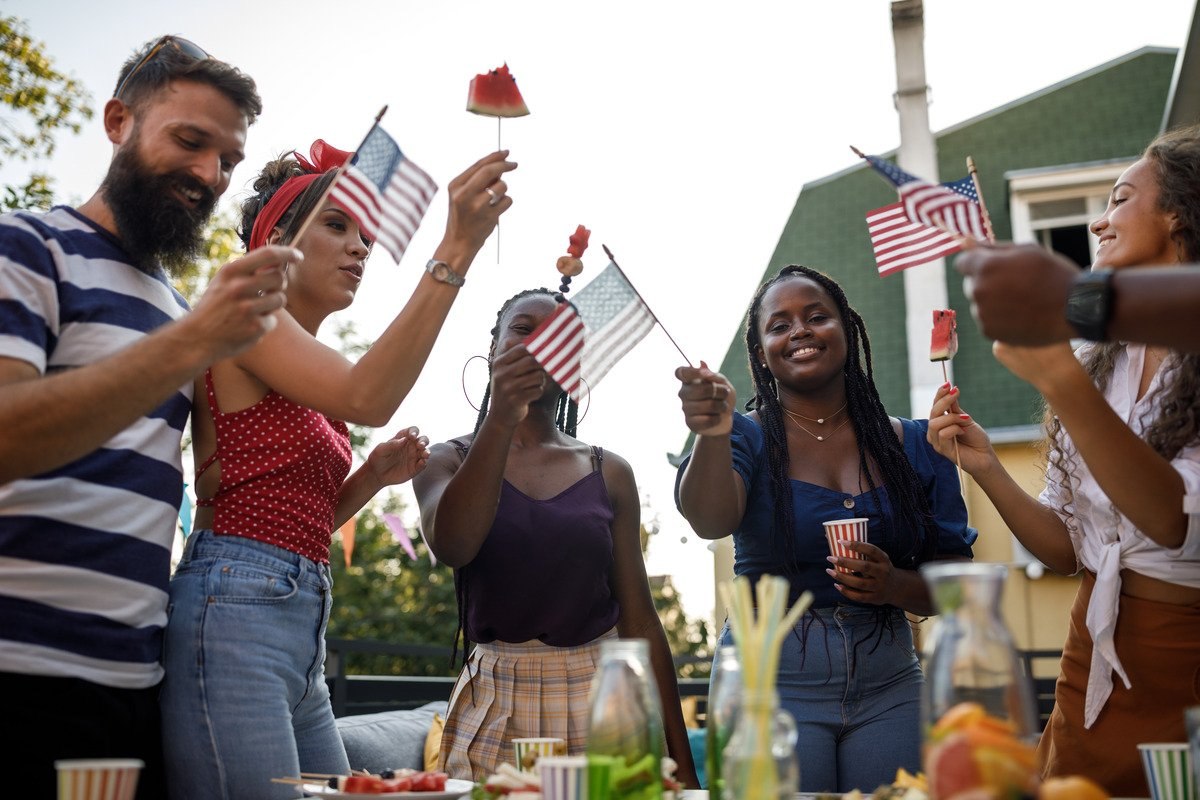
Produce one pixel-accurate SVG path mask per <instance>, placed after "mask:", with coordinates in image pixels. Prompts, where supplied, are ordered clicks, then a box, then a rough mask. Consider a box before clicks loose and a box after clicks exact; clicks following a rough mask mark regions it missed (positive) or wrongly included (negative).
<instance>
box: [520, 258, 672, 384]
mask: <svg viewBox="0 0 1200 800" xmlns="http://www.w3.org/2000/svg"><path fill="white" fill-rule="evenodd" d="M606 250H607V248H606ZM609 257H610V258H611V254H609ZM655 322H657V320H656V319H655V316H654V314H653V313H652V312H651V311H650V307H649V306H647V305H646V303H645V302H644V301H643V300H642V298H641V295H639V294H638V293H637V290H635V289H634V288H633V286H632V285H631V284H630V283H629V281H628V280H627V279H626V278H625V274H624V273H623V272H622V271H621V268H620V267H618V266H617V263H616V262H615V261H610V262H609V264H608V266H607V267H605V268H604V269H603V270H602V271H601V272H600V274H599V275H597V276H596V277H595V279H594V280H592V282H591V283H589V284H588V285H587V286H585V287H583V289H581V290H580V292H579V294H578V295H576V296H575V299H574V300H572V301H570V302H567V301H563V302H561V303H559V304H558V308H556V309H555V310H554V313H553V314H551V315H550V316H549V317H547V318H546V319H545V320H544V321H543V322H542V324H541V325H539V326H538V327H537V330H535V331H534V332H533V333H531V334H529V336H527V337H526V338H525V346H526V347H527V348H528V349H529V353H530V355H532V356H533V357H534V358H535V359H537V362H538V363H539V364H541V365H542V367H543V368H544V369H545V370H546V372H547V373H548V374H549V375H550V377H551V378H552V379H553V380H554V382H555V383H557V384H558V385H559V386H561V387H562V388H563V390H564V391H565V392H567V394H569V395H570V396H571V399H572V400H574V401H575V402H576V403H578V402H580V401H581V400H582V399H583V396H584V395H585V394H586V392H587V391H588V390H589V389H588V387H594V386H595V385H596V384H598V383H599V382H600V379H601V378H603V377H604V376H605V375H606V374H607V373H608V371H609V370H610V369H611V368H612V366H613V365H614V364H616V363H617V362H618V361H620V360H621V357H622V356H624V355H625V354H626V353H628V352H629V351H630V350H632V349H633V346H634V345H636V344H637V343H638V342H640V341H641V340H642V339H643V338H645V336H646V334H648V333H649V332H650V329H651V328H653V327H654V323H655Z"/></svg>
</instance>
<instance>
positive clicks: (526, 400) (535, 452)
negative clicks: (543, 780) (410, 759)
mask: <svg viewBox="0 0 1200 800" xmlns="http://www.w3.org/2000/svg"><path fill="white" fill-rule="evenodd" d="M556 302H557V301H556V299H555V295H553V294H552V293H551V292H550V291H548V290H546V289H534V290H530V291H524V292H521V293H520V294H518V295H516V296H515V297H513V298H511V299H510V300H508V301H507V302H506V303H504V305H503V306H501V308H500V311H499V313H498V314H497V316H496V326H495V327H494V328H493V329H492V344H491V348H490V350H489V353H488V366H489V369H488V371H489V383H488V387H487V390H486V392H485V394H484V397H483V403H482V404H481V406H480V410H479V418H478V420H477V421H476V424H475V430H474V431H473V432H472V433H471V434H469V435H466V436H460V437H458V438H456V439H452V440H450V441H449V442H446V443H443V444H439V445H435V446H433V447H432V448H431V449H430V457H429V464H428V466H427V467H426V468H425V470H424V471H423V472H422V473H421V474H420V475H418V476H417V478H416V479H414V481H413V488H414V489H415V490H416V494H417V501H418V503H419V504H420V507H421V524H422V530H423V531H424V533H425V537H426V539H427V540H428V542H429V546H430V548H431V549H432V550H433V552H434V554H435V555H436V556H437V557H438V559H439V560H441V561H443V562H445V563H447V564H449V565H450V566H452V567H454V570H455V584H456V587H457V590H458V605H459V626H460V628H459V632H457V633H455V646H456V648H457V643H458V637H459V633H461V634H463V635H464V636H465V638H466V640H467V641H470V642H473V643H474V644H475V647H474V648H473V650H472V651H471V653H470V655H469V656H468V658H467V661H466V664H465V665H464V668H463V671H462V674H461V675H460V677H459V679H458V683H457V684H456V685H455V687H454V691H453V692H452V694H451V696H450V706H449V710H448V713H447V718H446V726H445V730H444V733H443V736H442V748H441V755H440V757H439V762H438V763H439V768H440V769H443V770H445V771H446V772H448V773H449V774H450V775H451V776H452V777H456V778H465V779H468V780H476V781H478V780H483V779H484V778H486V777H487V776H488V775H490V774H492V773H493V772H495V770H496V768H497V767H498V766H499V765H500V764H501V763H503V762H505V761H510V760H511V758H512V755H511V754H512V752H513V747H512V740H513V739H515V738H520V737H556V738H560V739H563V740H564V741H566V743H567V748H568V750H569V752H570V753H571V754H572V755H577V754H581V753H582V752H583V749H584V746H585V744H586V737H587V725H588V711H589V707H588V689H589V687H590V684H591V680H592V675H593V673H594V672H595V671H596V666H597V663H598V660H599V654H600V643H601V642H602V641H603V640H605V639H609V638H612V637H615V636H618V635H619V636H621V637H625V638H642V639H648V640H649V641H650V652H651V661H652V666H653V671H654V677H655V680H656V682H657V684H658V690H659V695H660V696H661V698H662V703H663V710H664V720H663V722H664V729H665V731H666V734H667V745H668V748H669V751H670V754H671V756H672V758H674V759H675V761H676V762H677V763H678V765H679V778H680V780H681V781H682V782H683V783H684V784H686V785H687V786H691V787H696V786H698V782H697V780H696V775H695V768H694V767H693V765H692V758H691V750H690V749H689V746H688V739H687V731H686V730H685V728H684V723H683V714H682V710H681V708H680V704H679V689H678V686H677V683H676V680H675V668H674V665H673V663H672V660H671V652H670V649H669V648H668V646H667V640H666V635H665V634H664V633H663V629H662V624H661V622H660V621H659V619H658V615H657V613H656V612H655V610H654V602H653V600H652V598H651V595H650V587H649V584H648V583H647V580H646V568H645V564H644V563H643V561H642V551H641V541H640V528H641V502H640V499H639V496H638V491H637V486H636V484H635V482H634V478H633V471H632V470H631V469H630V468H629V464H628V463H627V462H626V461H625V460H624V459H623V458H621V457H620V456H618V455H616V454H615V453H613V452H611V451H606V450H603V449H602V448H600V447H596V446H593V445H587V444H585V443H583V442H581V441H579V440H578V439H576V438H575V424H576V417H577V411H576V408H575V404H574V403H573V402H571V400H570V399H569V397H568V396H567V394H566V393H565V392H564V391H563V390H562V389H561V388H559V387H558V385H557V384H555V383H554V382H553V381H552V380H551V379H550V378H549V376H548V375H547V374H546V372H545V370H543V369H542V367H541V365H540V364H538V362H537V361H536V360H534V358H533V356H532V355H530V354H529V351H528V350H527V349H526V347H525V345H524V344H523V341H524V339H525V337H527V336H528V335H529V334H530V333H532V332H533V331H534V329H536V328H537V327H538V325H539V324H541V322H542V320H544V319H546V318H547V317H548V316H550V314H551V313H553V311H554V309H555V305H556Z"/></svg>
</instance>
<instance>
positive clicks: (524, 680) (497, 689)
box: [438, 629, 617, 781]
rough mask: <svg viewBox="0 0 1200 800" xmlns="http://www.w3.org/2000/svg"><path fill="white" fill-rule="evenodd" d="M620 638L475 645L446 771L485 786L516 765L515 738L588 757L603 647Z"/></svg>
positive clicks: (457, 698) (449, 727)
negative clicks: (554, 741) (571, 643)
mask: <svg viewBox="0 0 1200 800" xmlns="http://www.w3.org/2000/svg"><path fill="white" fill-rule="evenodd" d="M616 635H617V632H616V630H615V629H613V630H610V631H609V632H608V633H605V634H604V635H602V636H600V637H599V638H597V639H594V640H593V641H591V642H589V643H587V644H584V645H579V646H578V647H553V646H551V645H547V644H542V643H541V642H539V641H536V640H535V641H532V642H520V643H518V644H511V643H508V642H490V643H488V644H478V645H475V649H474V650H472V651H471V655H470V657H469V658H468V659H467V663H466V665H465V666H464V667H463V670H462V672H461V673H460V674H459V676H458V681H457V682H456V683H455V684H454V691H453V692H451V694H450V705H449V708H448V710H447V713H446V726H445V729H444V730H443V731H442V745H441V751H440V753H439V755H438V769H440V770H442V771H443V772H445V773H447V774H448V775H449V776H450V777H452V778H462V779H464V780H472V781H481V780H484V779H485V778H487V777H488V776H489V775H492V774H493V773H495V772H496V769H497V768H498V767H499V766H500V764H502V763H504V762H508V763H509V764H512V763H514V762H515V758H514V755H513V744H512V742H513V739H520V738H525V737H555V738H559V739H562V740H564V741H565V742H566V743H567V751H568V752H569V753H570V754H571V755H582V754H583V752H584V748H585V746H586V744H587V728H588V712H589V707H588V691H589V689H590V688H591V683H592V676H593V675H594V674H595V672H596V667H597V666H598V665H599V663H600V643H601V642H602V641H604V640H605V639H613V638H616Z"/></svg>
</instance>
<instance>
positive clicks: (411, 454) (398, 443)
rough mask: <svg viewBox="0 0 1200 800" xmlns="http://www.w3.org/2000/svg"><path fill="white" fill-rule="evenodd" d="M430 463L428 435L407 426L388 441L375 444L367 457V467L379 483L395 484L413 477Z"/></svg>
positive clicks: (385, 484) (383, 484)
mask: <svg viewBox="0 0 1200 800" xmlns="http://www.w3.org/2000/svg"><path fill="white" fill-rule="evenodd" d="M427 463H429V437H428V436H422V435H421V431H420V430H419V429H417V428H415V427H413V428H405V429H404V430H402V431H400V432H399V433H397V434H396V435H395V436H393V437H392V438H391V439H388V440H387V441H386V442H382V443H380V444H378V445H376V446H375V448H374V449H373V450H372V451H371V454H370V455H369V456H367V468H368V469H369V470H371V473H372V474H373V475H374V476H375V478H376V480H378V481H379V485H380V486H394V485H396V484H398V483H404V482H405V481H407V480H411V479H412V477H413V476H414V475H416V474H417V473H418V472H420V471H421V470H423V469H425V465H426V464H427Z"/></svg>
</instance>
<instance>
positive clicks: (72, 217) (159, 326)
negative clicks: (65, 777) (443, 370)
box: [0, 36, 300, 798]
mask: <svg viewBox="0 0 1200 800" xmlns="http://www.w3.org/2000/svg"><path fill="white" fill-rule="evenodd" d="M261 110H262V105H261V101H260V100H259V97H258V94H257V90H256V88H255V85H254V81H253V80H251V79H250V78H249V77H248V76H246V75H244V74H242V73H241V72H239V71H238V70H237V69H235V68H234V67H231V66H230V65H228V64H226V63H224V62H222V61H218V60H217V59H214V58H211V57H209V56H208V54H207V53H205V52H204V51H203V50H202V49H200V48H199V47H198V46H196V45H195V44H193V43H191V42H188V41H187V40H185V39H181V38H178V37H174V36H164V37H162V38H161V39H158V40H157V41H155V42H153V43H150V44H149V45H147V46H146V47H145V48H144V49H142V50H141V51H140V52H139V53H138V54H137V55H135V56H133V57H132V58H130V59H129V60H128V61H127V62H126V63H125V65H124V66H123V68H122V70H121V73H120V77H119V79H118V83H117V87H116V90H115V92H114V94H113V97H112V99H110V100H109V101H108V102H107V103H106V104H105V107H104V129H105V132H106V134H107V136H108V138H109V140H110V141H111V142H112V144H113V160H112V163H111V166H110V168H109V171H108V174H107V177H106V178H105V179H104V182H103V184H102V185H101V186H100V188H99V190H98V191H97V192H96V194H95V195H93V196H92V197H91V199H89V200H88V201H87V202H86V203H84V204H83V205H81V206H79V207H78V208H67V207H57V208H54V209H52V210H51V211H49V212H48V213H46V214H40V215H39V214H28V213H20V212H19V213H13V214H7V215H4V216H0V697H3V698H4V699H3V709H4V712H3V713H4V720H3V724H4V728H5V730H6V731H7V732H8V735H7V736H6V737H5V738H6V740H7V743H6V745H5V747H4V748H2V749H0V765H3V767H2V771H3V773H4V775H5V784H6V786H7V787H8V791H10V792H11V793H13V794H14V796H28V797H52V796H53V794H54V786H55V778H54V774H55V773H54V761H55V759H60V758H99V757H132V758H138V759H141V760H142V761H143V762H145V767H144V769H143V771H142V774H141V778H140V780H139V792H138V797H145V798H157V797H163V796H165V794H166V792H165V789H164V787H163V785H162V777H161V776H162V763H161V761H162V756H161V745H160V741H159V735H158V730H159V722H158V701H157V687H158V684H159V682H160V681H161V679H162V667H161V666H160V656H161V649H162V630H163V626H164V625H165V624H166V615H167V580H168V573H169V570H170V555H171V545H172V542H173V539H174V536H175V529H176V524H175V519H176V512H177V509H178V508H179V504H180V500H181V497H182V492H183V481H182V468H181V462H180V440H181V437H182V432H183V427H184V425H185V423H186V420H187V417H188V414H189V412H190V411H191V393H192V392H191V387H192V380H193V379H194V378H195V377H196V376H197V375H199V374H201V373H202V372H203V371H204V370H205V369H206V368H207V367H208V366H209V365H210V364H212V363H214V362H215V361H218V360H220V359H222V358H228V357H230V356H233V355H235V354H237V353H239V352H241V351H242V350H244V349H245V348H247V347H249V346H251V345H252V344H254V343H255V342H256V341H258V339H259V338H260V337H261V336H262V335H263V334H264V333H266V332H267V331H268V330H270V329H271V327H272V326H273V325H274V314H275V312H276V311H277V310H278V309H279V308H281V307H282V306H283V303H284V296H283V290H284V285H285V279H284V268H285V265H286V263H287V262H288V261H289V260H290V261H293V262H294V261H298V260H299V258H300V255H299V253H298V252H297V251H295V250H293V249H292V248H289V247H265V248H262V249H260V250H257V251H255V252H254V253H252V254H250V255H248V256H246V257H245V258H242V259H239V260H237V261H234V262H231V263H229V264H227V265H225V267H223V268H222V269H221V270H220V271H219V272H218V273H217V274H216V276H215V277H214V279H213V281H212V283H211V284H210V286H209V288H208V291H207V292H206V293H205V295H204V297H203V299H202V300H201V301H200V302H199V304H198V305H197V307H196V309H195V310H194V311H192V312H191V313H188V308H187V304H186V302H185V301H184V299H183V298H182V297H181V296H180V295H179V294H178V293H177V292H175V291H174V290H173V289H172V288H171V284H170V282H169V275H168V270H169V269H172V268H176V267H179V266H180V265H183V264H187V263H189V262H190V261H191V260H192V259H193V258H194V257H195V255H196V253H197V252H198V248H199V246H200V244H201V243H202V240H203V228H204V224H205V222H206V221H207V220H208V218H209V216H210V214H211V213H212V210H213V207H214V205H215V203H216V201H217V198H219V197H220V195H221V194H222V192H224V191H225V189H226V188H227V187H228V186H229V180H230V177H231V173H232V171H233V168H234V166H235V165H236V164H237V163H238V162H239V161H241V160H242V157H243V148H244V146H245V142H246V131H247V128H248V127H249V125H250V124H251V123H252V122H253V121H254V119H255V118H256V117H257V116H258V114H259V113H260V111H261Z"/></svg>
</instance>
